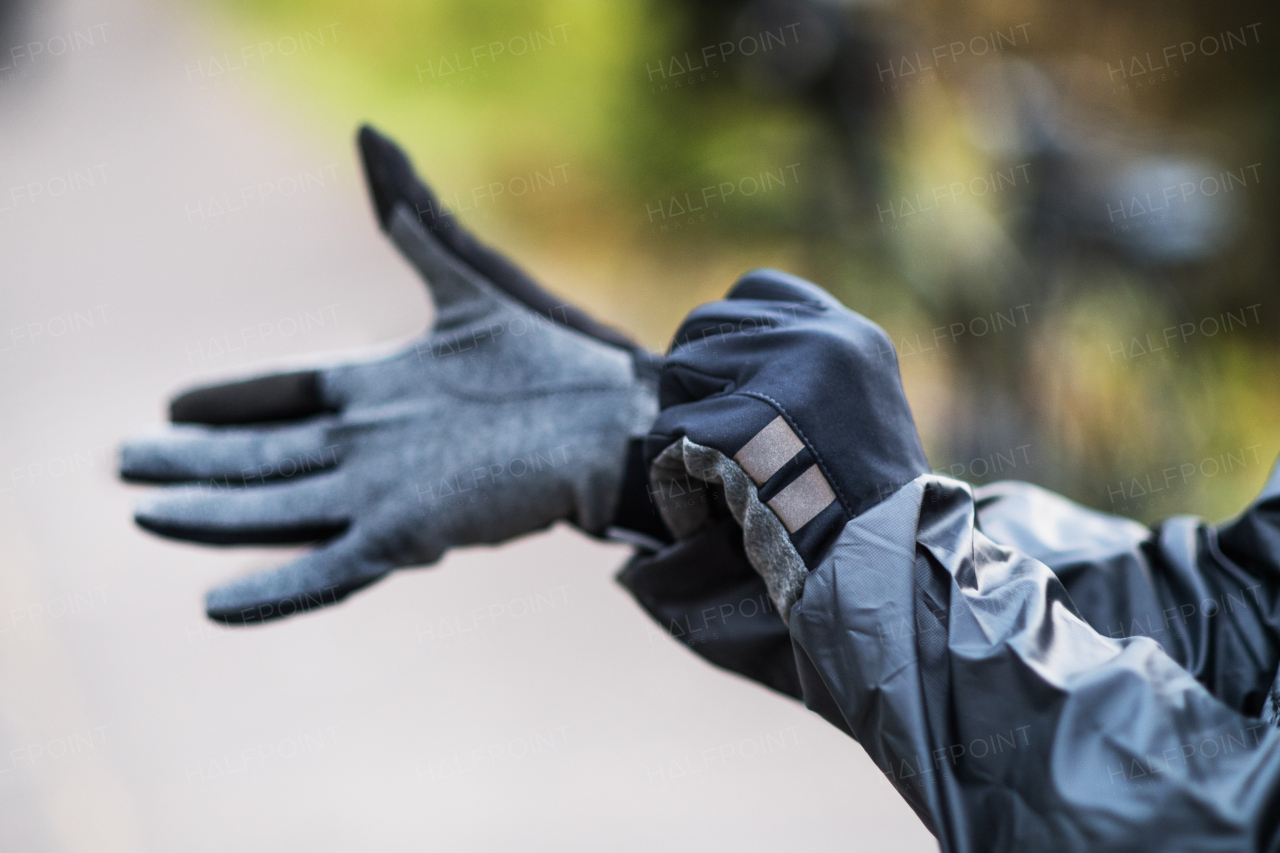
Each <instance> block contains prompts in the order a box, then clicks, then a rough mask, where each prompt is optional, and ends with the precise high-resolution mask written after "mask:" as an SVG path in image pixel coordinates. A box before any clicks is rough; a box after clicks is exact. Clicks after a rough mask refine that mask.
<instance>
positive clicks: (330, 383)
mask: <svg viewBox="0 0 1280 853" xmlns="http://www.w3.org/2000/svg"><path fill="white" fill-rule="evenodd" d="M359 144H360V149H361V153H362V155H363V160H364V167H365V172H366V177H367V178H368V182H369V186H370V191H371V193H372V195H373V200H374V204H375V206H376V208H377V212H378V216H379V219H380V222H381V225H382V227H383V229H384V230H385V231H386V233H387V234H388V235H389V236H390V237H391V239H392V240H393V241H394V242H395V244H396V245H397V246H398V247H399V249H400V250H401V252H403V253H404V255H405V257H406V258H408V260H409V261H410V263H412V264H413V265H414V266H415V267H416V268H417V269H418V271H419V272H420V273H421V274H422V275H423V277H424V279H425V280H426V282H427V284H428V287H429V289H430V291H431V294H432V298H433V301H434V303H435V308H436V313H435V320H434V324H433V326H432V328H431V330H430V331H429V333H428V334H426V335H425V336H424V337H422V338H420V339H419V340H418V341H416V342H415V343H413V344H412V345H410V346H408V347H407V348H405V349H404V350H403V351H401V352H399V353H398V354H396V355H393V356H391V357H389V358H385V359H381V360H377V361H368V362H362V363H352V364H347V365H343V366H340V367H333V368H328V369H322V370H314V371H308V372H301V373H286V374H280V375H275V376H264V377H261V378H257V379H250V380H248V381H244V382H235V383H231V384H227V385H219V386H213V387H206V388H199V389H196V390H193V391H189V392H187V393H185V394H182V395H180V396H179V397H177V398H176V399H175V400H174V401H173V403H172V407H171V419H172V421H173V422H174V424H175V425H174V426H172V427H169V428H167V429H164V430H163V431H161V432H159V433H158V434H154V435H151V436H149V437H145V438H140V439H138V440H135V441H131V442H129V443H127V444H126V445H125V446H124V448H123V450H122V453H121V464H120V469H121V474H122V476H124V477H125V478H128V479H131V480H143V481H153V482H181V483H185V484H186V485H180V486H174V487H170V488H166V489H163V490H161V491H160V492H158V493H155V494H151V495H148V496H147V497H145V498H143V499H142V500H141V501H140V502H139V505H138V507H137V512H136V520H137V523H138V524H139V525H141V526H142V527H145V528H147V529H148V530H151V531H153V532H155V533H159V534H161V535H164V536H170V537H174V538H178V539H187V540H192V541H196V542H205V543H214V544H250V543H257V544H261V543H298V542H318V543H320V544H319V545H318V546H317V547H316V548H315V549H314V550H312V551H310V552H308V553H307V554H305V555H303V556H302V557H300V558H299V559H297V560H295V561H293V562H291V563H289V564H287V565H284V566H281V567H280V568H277V569H274V570H271V571H267V572H264V573H260V574H255V575H251V576H249V577H245V578H242V579H239V580H236V581H233V582H231V583H228V584H226V585H224V586H221V587H218V588H217V589H214V590H212V591H211V592H210V593H209V594H208V597H207V601H206V604H207V610H208V614H209V617H210V618H212V619H215V620H218V621H222V622H230V623H243V622H257V621H263V620H267V619H273V618H278V617H282V616H289V615H291V614H293V613H296V612H300V611H305V610H309V609H312V608H314V607H319V606H323V605H328V604H332V603H334V602H336V601H338V600H340V599H342V598H343V597H345V596H346V595H348V594H349V593H351V592H353V591H354V590H357V589H360V588H361V587H364V586H366V585H368V584H370V583H373V582H374V581H376V580H378V579H379V578H381V577H383V576H384V575H386V574H387V573H388V572H390V571H392V570H393V569H397V568H401V567H404V566H413V565H423V564H429V563H432V562H434V561H436V560H438V559H439V558H440V557H441V556H442V555H443V554H444V553H445V552H446V551H447V550H448V549H449V548H451V547H456V546H459V545H469V544H475V543H494V542H500V541H503V540H505V539H509V538H511V537H514V536H519V535H521V534H523V533H528V532H530V531H534V530H538V529H541V528H544V527H547V526H548V525H550V524H552V523H553V522H555V521H557V520H560V519H567V520H570V521H572V522H573V523H574V524H576V525H577V526H579V527H580V528H582V529H583V530H585V531H587V532H588V533H592V534H599V533H601V532H602V531H604V530H605V528H606V527H607V526H608V525H610V523H611V521H612V520H613V519H614V518H615V513H616V511H617V510H618V507H619V494H620V491H621V489H622V485H623V478H624V471H625V470H626V468H627V457H628V449H629V443H630V444H632V445H633V446H634V449H635V452H634V455H635V456H636V458H637V460H638V458H639V443H638V441H636V442H631V441H630V439H631V437H633V436H637V437H638V436H641V435H643V434H644V432H645V430H646V429H647V428H648V426H649V425H650V423H651V422H652V420H653V417H654V414H655V412H656V401H655V392H654V388H653V378H652V377H653V375H654V370H653V368H652V362H651V361H650V358H651V357H649V356H648V354H647V353H645V352H644V351H643V350H641V349H640V348H639V347H637V346H635V345H634V344H632V343H631V342H629V341H628V340H627V339H626V338H624V337H622V336H621V335H619V334H618V333H617V332H614V331H612V330H610V329H606V328H605V327H603V326H600V325H599V324H597V323H595V322H594V321H593V320H591V319H590V318H589V317H587V316H586V315H585V314H583V313H582V312H580V311H578V310H577V309H575V308H573V307H571V306H567V305H564V304H563V303H559V302H558V301H556V300H555V299H553V298H552V297H551V296H550V295H548V294H547V293H545V292H543V291H542V290H540V289H539V288H538V287H537V285H535V284H534V283H533V282H532V281H531V280H529V279H528V278H527V277H526V276H525V275H524V274H523V273H521V272H520V271H519V270H518V269H516V268H515V267H514V266H512V265H511V264H510V263H509V262H507V261H506V260H505V259H503V258H502V257H501V256H500V255H497V254H496V253H494V252H493V251H491V250H489V249H487V248H485V247H484V246H481V245H480V244H478V243H476V242H475V240H474V239H473V238H472V237H471V236H470V235H468V234H467V233H466V232H465V231H463V230H462V229H461V227H459V226H458V225H457V223H456V221H455V220H454V219H453V217H452V216H451V215H450V214H448V213H446V212H445V211H443V210H442V209H441V208H440V206H439V204H438V203H437V202H436V200H435V198H434V197H433V196H432V194H431V192H430V191H429V190H428V189H427V188H426V187H425V186H424V185H423V184H422V183H421V182H420V181H418V179H417V178H416V177H415V175H414V174H413V170H412V167H411V165H410V164H409V161H408V160H407V159H406V158H405V156H404V154H403V153H402V152H401V151H400V150H399V149H398V148H396V147H395V145H394V144H392V143H391V142H390V141H389V140H387V139H385V138H384V137H382V136H380V135H379V134H377V133H376V132H375V131H373V130H372V129H370V128H368V127H365V128H363V129H362V130H361V132H360V136H359Z"/></svg>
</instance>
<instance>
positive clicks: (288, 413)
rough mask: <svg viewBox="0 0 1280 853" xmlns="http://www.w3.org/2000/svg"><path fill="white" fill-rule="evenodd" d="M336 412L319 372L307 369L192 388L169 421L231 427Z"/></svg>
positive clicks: (172, 408) (171, 408) (172, 405)
mask: <svg viewBox="0 0 1280 853" xmlns="http://www.w3.org/2000/svg"><path fill="white" fill-rule="evenodd" d="M336 411H337V408H336V407H335V406H333V405H332V404H330V403H328V402H327V401H326V400H324V399H323V396H322V394H321V389H320V375H319V373H317V372H316V371H314V370H307V371H302V372H298V373H279V374H276V375H274V376H260V377H257V378H255V379H246V380H242V381H239V382H228V383H224V384H221V385H210V386H206V387H201V388H193V389H192V390H190V391H187V392H185V393H183V394H179V395H178V396H177V397H175V398H174V400H173V402H172V403H170V404H169V420H171V421H173V422H174V423H192V424H209V425H211V426H228V425H232V424H257V423H270V422H273V421H292V420H299V419H301V418H309V417H312V416H314V415H319V414H325V413H334V412H336Z"/></svg>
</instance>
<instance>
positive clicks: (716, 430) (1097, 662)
mask: <svg viewBox="0 0 1280 853" xmlns="http://www.w3.org/2000/svg"><path fill="white" fill-rule="evenodd" d="M746 328H751V329H753V330H754V331H753V333H752V334H751V335H747V334H744V333H743V331H742V330H743V329H746ZM690 342H696V346H693V345H690ZM659 396H660V402H661V405H662V409H663V411H662V412H661V414H660V415H659V418H658V421H657V422H656V423H655V425H654V429H653V431H652V432H651V434H650V438H649V442H648V444H647V455H648V458H649V459H650V461H651V463H652V468H651V477H652V479H653V481H654V482H653V488H654V492H655V498H656V500H657V501H658V502H659V505H660V507H661V508H662V511H663V515H664V518H665V519H666V521H667V525H668V527H669V528H670V529H671V530H672V532H673V533H674V534H675V535H676V537H677V539H678V540H680V541H682V542H684V541H687V542H691V543H692V542H694V541H696V540H697V539H698V538H700V537H704V536H710V535H712V534H711V532H710V531H712V530H713V529H714V528H715V526H716V525H717V524H720V523H721V522H722V519H723V518H724V517H726V516H731V517H732V519H733V521H734V522H736V523H737V525H738V526H739V528H740V529H741V531H742V532H741V536H742V547H743V553H744V555H745V557H746V560H747V562H748V563H750V565H751V566H752V567H753V568H754V569H755V571H756V572H757V573H758V574H759V576H760V577H761V578H762V580H763V581H764V583H765V585H766V587H767V588H768V590H769V593H770V596H771V598H772V599H773V601H774V603H775V606H776V608H777V614H778V617H779V619H780V620H781V621H783V622H785V623H787V624H788V625H789V632H790V637H791V640H792V641H793V648H794V651H795V659H796V664H797V665H796V673H797V678H798V681H799V684H800V692H801V693H802V694H803V698H804V700H805V702H806V704H808V705H809V706H810V707H811V708H813V709H814V710H816V711H818V712H819V713H821V714H822V715H823V716H824V717H826V718H827V719H829V720H830V721H832V722H833V723H835V724H836V725H838V726H840V727H841V728H842V729H844V730H846V731H848V732H850V733H851V734H852V735H853V736H854V737H855V738H857V739H858V740H859V741H860V742H861V743H862V744H863V745H864V747H865V748H866V749H867V750H868V753H869V754H870V755H871V756H872V758H873V759H874V760H875V761H876V762H877V764H878V765H879V766H880V768H881V769H882V770H883V771H884V772H885V773H886V775H887V776H888V777H889V778H890V780H891V781H892V782H893V784H894V785H895V786H897V788H898V789H899V791H900V792H901V793H902V794H903V796H904V797H905V798H906V799H907V800H908V801H909V802H910V803H911V804H912V805H913V807H914V808H915V809H916V811H917V813H919V814H920V816H921V818H922V819H923V820H924V821H925V823H926V824H927V825H928V826H929V827H930V828H931V829H932V830H933V831H934V833H935V834H936V835H937V836H938V838H939V841H940V843H941V844H942V847H943V849H944V850H954V851H969V850H984V851H985V850H1022V849H1046V850H1134V849H1151V850H1167V849H1175V848H1176V849H1270V845H1272V844H1273V839H1274V837H1275V835H1276V831H1277V829H1276V821H1277V819H1280V818H1277V815H1280V800H1278V799H1277V797H1278V796H1280V794H1278V791H1280V788H1278V787H1277V786H1278V781H1277V780H1278V778H1280V755H1277V752H1278V751H1280V735H1278V734H1277V733H1275V732H1274V731H1272V730H1271V729H1270V728H1269V727H1267V726H1265V725H1263V724H1262V723H1261V722H1260V721H1259V720H1257V719H1252V718H1249V717H1246V716H1245V715H1244V714H1242V713H1240V711H1238V710H1236V709H1234V708H1232V707H1229V706H1228V705H1227V704H1226V703H1224V702H1222V701H1220V700H1219V699H1217V698H1215V697H1214V696H1212V695H1211V694H1210V692H1209V691H1208V690H1207V689H1206V688H1205V686H1204V685H1203V684H1201V683H1200V682H1199V681H1197V680H1196V678H1195V677H1194V676H1193V674H1192V673H1191V672H1189V671H1188V670H1187V669H1186V668H1184V667H1183V666H1181V665H1180V664H1179V662H1178V661H1175V660H1174V659H1173V658H1172V657H1170V655H1169V654H1167V653H1166V652H1165V651H1164V649H1162V648H1161V646H1160V644H1159V643H1157V642H1155V641H1154V640H1152V639H1150V638H1147V637H1122V638H1118V639H1117V638H1111V637H1107V636H1103V635H1102V634H1100V633H1099V632H1098V631H1096V630H1095V629H1094V628H1093V627H1091V626H1090V624H1089V623H1088V622H1087V621H1086V620H1085V619H1084V618H1082V616H1081V615H1080V612H1079V611H1078V610H1077V609H1076V607H1075V605H1074V603H1073V602H1072V599H1071V597H1070V596H1069V595H1068V593H1067V590H1066V588H1065V587H1064V586H1063V584H1062V582H1061V581H1060V580H1059V579H1058V578H1057V577H1056V576H1055V574H1054V572H1053V571H1051V570H1050V569H1049V567H1048V566H1046V565H1045V564H1044V563H1043V562H1041V561H1040V560H1037V559H1034V558H1033V557H1031V556H1028V555H1027V554H1025V553H1022V552H1020V551H1019V550H1016V549H1014V548H1009V547H1005V546H1003V545H998V544H996V543H995V542H993V541H992V539H990V538H988V537H987V536H986V535H984V533H983V532H981V531H980V530H979V529H978V517H977V515H976V512H975V504H974V499H973V495H972V494H971V492H970V491H969V488H968V487H967V486H965V485H964V484H962V483H958V482H956V481H952V480H948V479H945V478H941V477H935V476H933V475H932V474H930V473H929V472H928V467H927V463H926V462H925V461H924V460H923V454H922V453H920V452H919V451H918V447H919V444H918V440H917V439H916V438H915V433H914V426H913V425H912V424H911V421H910V412H909V409H908V407H907V406H906V401H905V397H904V396H903V395H902V393H901V387H900V385H899V384H898V381H897V368H896V363H895V362H894V360H893V358H892V346H891V343H890V342H889V341H888V339H887V337H886V336H884V334H883V332H881V331H880V330H879V329H878V328H876V327H875V326H874V325H873V324H870V323H868V322H867V321H865V320H864V319H863V318H860V317H857V315H853V314H852V313H851V312H848V311H847V310H846V309H843V307H841V306H839V304H838V303H835V301H834V300H831V299H830V297H829V296H827V295H826V294H824V293H823V292H822V291H820V290H818V289H817V288H814V287H813V286H812V285H808V284H806V283H804V282H798V281H797V280H795V279H792V278H790V277H788V276H784V275H782V274H778V273H771V272H767V271H762V272H756V273H752V274H749V275H748V276H746V277H745V278H744V279H743V281H742V282H740V283H739V284H738V285H737V286H735V288H734V290H733V291H731V293H730V295H729V298H728V299H727V300H725V301H724V302H721V303H715V304H713V305H710V306H704V307H703V308H700V309H698V310H697V311H695V312H694V313H693V314H692V315H691V316H690V318H689V319H688V320H687V321H686V324H685V326H684V327H683V328H682V330H681V332H680V333H679V334H678V335H677V339H676V344H675V345H674V346H673V348H672V351H671V354H670V356H669V357H668V361H667V368H666V370H665V371H664V374H663V378H662V383H661V386H660V395H659ZM777 421H780V422H781V423H782V424H784V426H783V427H778V426H776V423H775V422H777ZM767 427H771V428H769V429H767ZM762 451H766V452H762ZM815 472H816V473H815ZM681 475H683V476H685V477H688V478H693V479H696V480H701V481H702V482H704V483H706V484H708V487H709V489H710V490H711V491H712V492H714V493H716V494H717V495H719V496H721V497H720V499H719V503H717V501H715V500H713V501H711V502H710V506H709V507H707V508H705V509H704V508H701V505H698V504H692V503H690V502H688V501H687V500H686V499H684V497H683V496H681V499H680V500H676V501H670V500H668V498H669V496H670V495H671V491H670V489H669V488H668V487H669V486H670V485H673V484H676V483H678V482H679V481H680V477H681ZM1013 515H1014V516H1016V515H1017V513H1014V514H1013ZM989 517H990V518H991V519H992V526H993V527H995V526H997V525H995V523H994V521H995V518H996V516H995V515H992V516H989ZM1024 520H1025V519H1024ZM1258 536H1259V534H1257V533H1256V532H1255V533H1254V538H1255V539H1258ZM1028 541H1030V540H1028ZM1047 541H1049V540H1047V539H1046V542H1047ZM1069 547H1070V544H1069V543H1068V545H1067V549H1068V550H1069ZM1051 550H1052V549H1051ZM1059 550H1063V549H1061V548H1060V549H1059ZM1171 553H1173V554H1175V555H1176V552H1171ZM1170 559H1172V558H1170ZM1122 574H1123V573H1120V574H1116V575H1114V576H1113V577H1122ZM1218 625H1219V626H1221V627H1226V625H1225V623H1218ZM1266 630H1267V629H1265V628H1263V632H1264V633H1265V632H1266ZM1211 634H1213V632H1211ZM1213 636H1222V632H1221V631H1220V630H1219V631H1218V633H1217V634H1213ZM1264 657H1265V656H1264ZM1268 666H1271V667H1272V668H1273V667H1274V660H1272V661H1271V662H1270V663H1268V662H1267V660H1265V659H1260V660H1259V661H1258V662H1257V665H1256V667H1255V669H1254V671H1253V672H1252V674H1250V675H1248V676H1247V677H1244V678H1242V679H1241V681H1240V683H1242V684H1243V683H1252V682H1257V681H1258V680H1259V679H1263V678H1265V676H1264V675H1259V673H1261V672H1263V671H1265V670H1266V668H1267V667H1268ZM1266 675H1269V673H1267V674H1266ZM1246 692H1247V691H1246Z"/></svg>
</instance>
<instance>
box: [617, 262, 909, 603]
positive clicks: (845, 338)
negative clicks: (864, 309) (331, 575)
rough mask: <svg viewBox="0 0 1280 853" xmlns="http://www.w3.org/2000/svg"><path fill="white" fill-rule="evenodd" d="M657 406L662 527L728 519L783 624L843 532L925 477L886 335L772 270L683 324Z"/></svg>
mask: <svg viewBox="0 0 1280 853" xmlns="http://www.w3.org/2000/svg"><path fill="white" fill-rule="evenodd" d="M659 403H660V405H661V408H662V412H661V414H660V415H659V416H658V419H657V421H656V422H655V423H654V425H653V429H652V430H651V432H650V434H649V436H648V438H646V440H645V458H646V461H647V462H648V464H649V466H650V477H651V480H652V493H653V496H654V498H655V500H656V502H657V504H658V508H659V510H660V511H661V513H662V517H663V519H664V520H665V522H666V525H667V527H668V528H669V529H670V530H671V532H672V533H673V534H675V537H676V538H677V539H678V540H686V539H690V538H692V537H695V536H697V535H700V534H702V533H703V532H704V531H706V530H707V529H708V528H711V527H714V526H715V524H716V522H717V519H720V518H724V517H725V516H727V515H732V517H733V518H734V519H735V520H736V521H737V522H738V524H739V525H741V527H742V535H743V543H744V546H745V551H746V556H747V559H748V560H749V561H750V562H751V564H752V566H754V567H755V569H756V571H757V572H759V573H760V574H761V576H763V578H764V581H765V584H766V586H767V588H768V591H769V595H770V596H771V597H772V599H773V601H774V603H775V604H776V606H777V612H778V614H779V615H780V616H781V617H782V619H783V620H786V619H788V616H789V613H790V609H791V605H792V604H794V602H795V601H796V599H797V598H798V597H799V595H800V591H801V588H802V586H803V584H804V579H805V576H806V574H807V572H808V570H809V569H812V568H813V567H814V566H815V565H817V563H818V562H819V561H820V560H821V558H822V556H823V555H824V553H825V552H826V549H827V547H828V546H829V545H830V544H831V542H832V540H833V539H834V537H835V536H836V535H838V533H839V532H840V530H841V529H842V528H843V527H844V526H845V524H846V523H847V522H848V521H849V520H850V519H851V518H853V517H854V516H857V515H859V514H861V513H862V512H864V511H866V510H867V509H870V508H871V507H872V506H874V505H876V504H878V503H880V502H881V501H883V500H884V499H886V498H887V497H889V496H890V495H891V494H893V493H894V492H895V491H897V490H898V488H900V487H901V486H903V485H905V484H906V483H908V482H910V481H912V480H914V479H915V478H916V477H918V476H919V475H920V474H923V473H926V472H927V471H928V470H929V466H928V462H927V460H926V458H925V454H924V450H923V449H922V447H921V445H920V439H919V437H918V435H917V434H916V429H915V422H914V420H913V419H912V416H911V410H910V408H909V406H908V405H907V400H906V396H905V395H904V394H903V390H902V382H901V379H900V378H899V375H898V364H897V355H896V353H895V351H894V349H893V344H892V342H891V341H890V339H889V337H888V335H886V334H885V333H884V332H883V331H882V330H881V329H880V327H878V326H876V325H875V324H874V323H872V322H870V321H869V320H867V319H865V318H863V317H862V316H860V315H858V314H855V313H854V312H852V311H850V310H848V309H847V308H845V307H844V306H842V305H841V304H840V303H839V302H838V301H836V300H835V299H834V298H832V297H831V296H830V295H829V294H828V293H826V292H825V291H823V290H822V289H821V288H819V287H816V286H815V285H812V284H810V283H808V282H806V281H802V280H801V279H798V278H796V277H794V276H790V275H787V274H786V273H781V272H778V271H776V270H756V271H754V272H751V273H748V274H747V275H745V276H743V277H742V278H741V279H739V281H738V283H737V284H735V285H734V287H733V289H732V290H730V291H729V295H728V297H727V298H726V299H724V300H722V301H720V302H713V303H711V304H709V305H704V306H702V307H700V308H698V309H696V310H694V311H693V312H692V313H691V314H690V315H689V316H688V317H687V318H686V319H685V321H684V323H683V324H682V325H681V327H680V329H679V331H678V332H677V333H676V336H675V339H674V341H673V343H672V346H671V350H670V352H669V354H668V356H667V359H666V362H665V364H664V367H663V372H662V378H661V382H660V385H659ZM707 484H712V485H711V486H710V487H707ZM639 580H640V579H639V578H633V579H632V581H633V582H638V581H639Z"/></svg>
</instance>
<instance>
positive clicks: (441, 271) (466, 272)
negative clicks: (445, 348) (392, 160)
mask: <svg viewBox="0 0 1280 853" xmlns="http://www.w3.org/2000/svg"><path fill="white" fill-rule="evenodd" d="M387 233H388V234H389V235H390V237H391V239H392V240H393V241H394V242H395V244H396V246H397V247H399V249H400V251H401V252H403V253H404V255H405V257H407V258H408V259H409V261H410V262H411V263H412V264H413V265H414V266H415V267H417V269H418V271H419V272H420V273H422V276H423V278H424V279H425V280H426V282H427V288H428V290H430V292H431V301H432V302H433V303H434V304H435V309H436V316H435V322H434V324H433V326H432V328H433V330H434V331H435V332H437V333H439V332H445V331H448V330H450V329H456V328H461V327H464V326H468V325H471V324H474V323H479V322H481V321H483V320H485V319H486V318H489V317H491V316H493V315H494V314H495V313H496V312H499V311H501V310H503V309H510V308H514V307H515V305H514V301H513V300H511V298H510V297H508V296H505V295H499V293H498V290H497V288H496V287H494V286H493V285H492V284H490V283H488V282H487V281H485V279H484V278H483V276H481V275H480V274H479V273H478V272H476V271H475V270H474V269H472V268H471V267H470V266H468V265H467V264H466V263H464V262H463V261H462V260H461V259H459V258H458V257H457V256H456V255H454V254H453V253H452V252H450V251H449V250H448V249H446V248H445V246H444V244H443V243H441V242H440V239H439V238H438V237H437V236H436V235H434V234H432V233H431V232H430V231H429V230H427V229H426V228H425V227H423V225H422V222H420V221H419V220H418V217H417V216H415V215H414V214H413V212H412V211H411V210H410V209H409V207H408V206H407V205H405V204H404V203H403V202H402V203H399V204H397V205H396V207H395V209H394V210H393V211H392V212H391V215H390V220H389V224H388V225H387Z"/></svg>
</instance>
